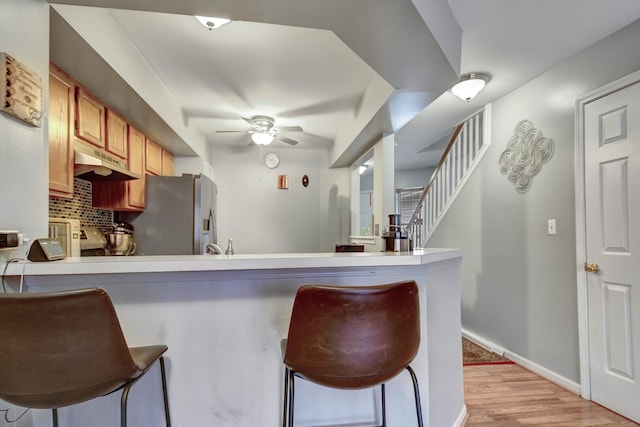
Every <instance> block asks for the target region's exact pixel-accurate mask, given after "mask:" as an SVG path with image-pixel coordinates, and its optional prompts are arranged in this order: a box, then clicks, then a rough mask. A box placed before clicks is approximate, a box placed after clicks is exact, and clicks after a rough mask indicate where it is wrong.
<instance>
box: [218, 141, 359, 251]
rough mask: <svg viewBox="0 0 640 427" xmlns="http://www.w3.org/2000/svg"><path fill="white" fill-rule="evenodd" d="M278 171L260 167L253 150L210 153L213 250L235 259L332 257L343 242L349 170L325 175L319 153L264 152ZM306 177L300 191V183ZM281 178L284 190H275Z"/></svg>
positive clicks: (225, 149)
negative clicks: (214, 195)
mask: <svg viewBox="0 0 640 427" xmlns="http://www.w3.org/2000/svg"><path fill="white" fill-rule="evenodd" d="M269 152H274V153H276V154H278V156H280V165H279V166H278V167H277V168H275V169H268V168H267V167H266V166H264V165H262V164H261V158H260V150H259V148H258V147H257V146H243V147H235V148H234V147H224V146H216V147H214V148H213V153H212V155H213V169H214V181H215V182H216V184H217V186H218V226H219V231H218V244H219V245H220V246H221V247H222V249H223V250H224V249H225V248H226V242H227V239H228V238H233V242H234V243H233V244H234V248H235V251H236V253H277V252H333V250H334V245H335V244H336V243H345V242H347V241H348V236H349V228H350V225H349V185H350V184H349V182H350V181H349V180H350V175H349V168H340V169H328V161H329V159H328V153H327V152H326V151H325V150H304V149H303V150H300V149H298V150H296V149H288V148H279V147H277V146H275V145H274V146H269V147H266V148H265V149H264V154H265V155H266V154H267V153H269ZM305 174H306V175H308V177H309V186H308V187H306V188H305V187H303V185H302V177H303V176H304V175H305ZM278 175H287V176H288V180H289V189H288V190H280V189H278Z"/></svg>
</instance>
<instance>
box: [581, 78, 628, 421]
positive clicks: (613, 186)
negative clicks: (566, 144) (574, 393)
mask: <svg viewBox="0 0 640 427" xmlns="http://www.w3.org/2000/svg"><path fill="white" fill-rule="evenodd" d="M584 135H585V147H584V150H585V204H586V212H585V220H586V249H587V251H586V252H587V262H588V263H593V264H597V265H598V266H599V271H597V272H590V273H589V274H588V275H587V292H588V293H587V295H588V318H589V357H590V377H591V399H592V400H594V401H596V402H598V403H600V404H602V405H603V406H605V407H607V408H610V409H612V410H613V411H616V412H618V413H620V414H622V415H624V416H626V417H628V418H631V419H633V420H635V421H637V422H640V405H639V404H638V402H640V274H638V273H639V272H640V83H635V84H633V85H631V86H628V87H625V88H622V89H619V90H617V91H615V92H613V93H611V94H609V95H607V96H605V97H602V98H599V99H597V100H595V101H593V102H590V103H589V104H587V105H586V106H585V109H584ZM636 268H637V270H636ZM592 269H594V270H597V267H596V266H595V265H594V266H593V268H592Z"/></svg>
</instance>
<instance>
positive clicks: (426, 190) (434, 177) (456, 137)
mask: <svg viewBox="0 0 640 427" xmlns="http://www.w3.org/2000/svg"><path fill="white" fill-rule="evenodd" d="M463 127H464V123H460V124H459V125H458V127H457V128H456V130H455V132H453V136H452V137H451V141H449V145H447V148H446V149H445V150H444V153H443V154H442V157H441V158H440V161H439V162H438V166H436V168H435V169H434V171H433V173H432V174H431V179H429V183H428V184H427V186H426V187H425V188H424V191H423V192H422V196H420V201H419V202H418V204H417V205H416V209H415V210H414V211H413V214H412V215H411V218H410V219H409V222H407V226H406V228H405V230H407V229H408V228H409V227H411V224H413V221H415V219H416V216H417V215H418V212H420V209H422V204H423V203H424V199H425V198H426V197H427V193H428V192H429V189H431V186H432V185H433V182H434V181H435V180H436V176H437V175H438V172H440V169H442V165H444V162H445V160H446V158H447V156H448V155H449V152H450V151H451V149H452V148H453V143H454V142H456V139H458V135H460V132H461V131H462V128H463Z"/></svg>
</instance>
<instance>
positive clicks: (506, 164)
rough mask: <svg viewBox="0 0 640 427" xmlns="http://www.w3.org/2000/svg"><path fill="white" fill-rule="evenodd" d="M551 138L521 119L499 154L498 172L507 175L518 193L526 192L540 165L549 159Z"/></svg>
mask: <svg viewBox="0 0 640 427" xmlns="http://www.w3.org/2000/svg"><path fill="white" fill-rule="evenodd" d="M554 149H555V146H554V143H553V140H552V139H551V138H547V137H546V136H544V135H543V134H542V131H541V130H540V129H536V128H535V127H534V126H533V123H531V122H530V121H529V120H526V119H525V120H521V121H520V122H519V123H518V124H517V125H516V127H515V129H514V130H513V136H512V137H511V138H510V139H509V142H507V149H506V150H504V152H503V153H502V155H501V156H500V161H499V166H500V173H501V174H503V175H506V176H507V179H508V180H509V181H510V182H511V183H512V184H513V186H514V188H515V189H516V191H517V192H519V193H526V192H527V191H528V190H529V188H531V185H532V183H533V177H534V176H536V175H537V174H538V172H540V169H542V165H543V164H545V163H547V162H548V161H549V160H551V157H552V156H553V151H554Z"/></svg>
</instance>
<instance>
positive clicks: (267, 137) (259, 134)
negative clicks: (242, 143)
mask: <svg viewBox="0 0 640 427" xmlns="http://www.w3.org/2000/svg"><path fill="white" fill-rule="evenodd" d="M273 138H274V135H273V134H272V133H270V132H268V131H262V130H260V131H255V132H253V133H252V134H251V139H252V140H253V142H255V143H256V144H258V145H269V144H271V143H272V142H273Z"/></svg>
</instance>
